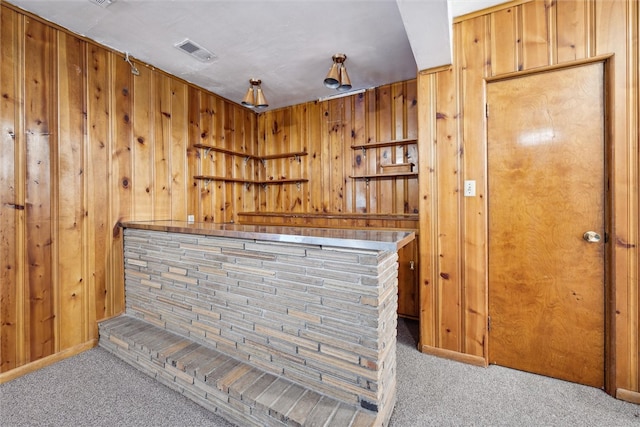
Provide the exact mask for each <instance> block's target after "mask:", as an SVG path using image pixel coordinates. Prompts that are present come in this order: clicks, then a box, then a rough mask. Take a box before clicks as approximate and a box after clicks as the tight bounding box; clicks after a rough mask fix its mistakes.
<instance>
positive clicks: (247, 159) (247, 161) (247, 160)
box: [244, 156, 251, 166]
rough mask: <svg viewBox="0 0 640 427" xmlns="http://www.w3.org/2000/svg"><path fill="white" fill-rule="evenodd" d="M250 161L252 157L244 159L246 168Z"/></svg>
mask: <svg viewBox="0 0 640 427" xmlns="http://www.w3.org/2000/svg"><path fill="white" fill-rule="evenodd" d="M249 159H251V157H249V156H247V157H245V158H244V165H245V166H246V165H247V163H249Z"/></svg>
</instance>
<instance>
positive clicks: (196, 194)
mask: <svg viewBox="0 0 640 427" xmlns="http://www.w3.org/2000/svg"><path fill="white" fill-rule="evenodd" d="M200 96H201V92H200V91H199V90H197V89H195V88H194V87H192V86H189V87H188V89H187V110H188V111H187V116H188V120H189V128H188V130H187V132H188V138H189V143H188V148H187V169H188V171H189V172H188V175H189V176H188V189H187V214H193V215H194V219H195V220H196V221H198V222H202V221H203V220H204V217H203V213H202V205H201V204H200V193H201V191H202V188H203V187H204V182H203V181H198V180H195V179H193V177H194V176H197V175H203V171H202V163H203V157H205V155H204V151H203V150H200V149H197V148H195V147H194V144H199V143H200V142H201V136H200V134H201V128H200V105H201V100H200Z"/></svg>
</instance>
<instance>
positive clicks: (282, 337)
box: [123, 221, 414, 425]
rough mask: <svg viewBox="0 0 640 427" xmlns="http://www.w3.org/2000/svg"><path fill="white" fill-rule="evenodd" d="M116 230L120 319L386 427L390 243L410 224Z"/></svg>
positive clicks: (391, 345) (394, 273)
mask: <svg viewBox="0 0 640 427" xmlns="http://www.w3.org/2000/svg"><path fill="white" fill-rule="evenodd" d="M123 227H124V267H125V298H126V314H127V315H129V316H133V317H137V318H139V319H142V320H144V321H147V322H149V323H151V324H153V325H156V326H160V327H162V328H165V329H167V330H168V331H171V332H173V333H176V334H179V335H181V336H184V337H188V338H189V339H191V340H193V341H195V342H198V343H201V344H204V345H207V346H209V347H211V348H215V349H216V350H218V351H219V352H221V353H224V354H226V355H228V356H231V357H233V358H236V359H238V360H242V361H245V362H247V361H248V363H250V364H251V365H253V366H255V367H257V368H260V369H261V370H263V371H265V372H269V373H271V374H274V375H278V376H282V377H285V378H287V379H289V380H291V381H293V382H295V383H297V384H299V385H301V386H303V387H305V388H309V389H312V390H314V391H316V392H319V393H321V394H325V395H327V396H329V397H332V398H335V399H338V400H340V401H342V402H345V403H348V404H351V405H355V406H358V407H362V408H365V409H367V410H370V411H371V412H372V413H374V414H375V415H376V424H377V425H387V424H388V420H389V418H390V416H391V413H392V411H393V406H394V404H395V398H396V359H395V358H396V328H397V316H396V311H397V277H398V262H397V261H398V255H397V251H398V249H399V248H401V247H402V246H404V245H405V244H406V243H407V242H409V241H411V240H412V239H413V238H414V235H413V233H412V232H402V231H382V230H371V231H369V230H336V229H307V228H295V227H268V226H244V225H235V224H201V223H196V224H192V223H186V222H179V221H152V222H130V223H124V224H123Z"/></svg>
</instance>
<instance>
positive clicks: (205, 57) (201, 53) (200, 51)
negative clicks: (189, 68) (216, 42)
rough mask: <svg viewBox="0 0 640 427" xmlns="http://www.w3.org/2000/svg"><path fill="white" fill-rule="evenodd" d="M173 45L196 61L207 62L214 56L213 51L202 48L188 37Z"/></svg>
mask: <svg viewBox="0 0 640 427" xmlns="http://www.w3.org/2000/svg"><path fill="white" fill-rule="evenodd" d="M174 46H175V47H177V48H178V49H180V50H181V51H183V52H185V53H188V54H189V55H191V56H193V57H194V58H196V59H197V60H198V61H202V62H209V61H211V60H213V59H214V58H215V57H216V56H215V55H214V54H213V53H211V52H209V51H208V50H207V49H205V48H203V47H202V46H200V45H199V44H197V43H194V42H192V41H191V40H189V39H186V40H184V41H182V42H180V43H178V44H175V45H174Z"/></svg>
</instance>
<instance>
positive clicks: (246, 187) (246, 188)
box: [244, 182, 251, 190]
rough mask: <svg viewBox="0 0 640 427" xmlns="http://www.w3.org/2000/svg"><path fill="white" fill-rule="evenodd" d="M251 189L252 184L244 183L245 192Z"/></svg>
mask: <svg viewBox="0 0 640 427" xmlns="http://www.w3.org/2000/svg"><path fill="white" fill-rule="evenodd" d="M249 188H251V183H250V182H245V183H244V189H245V190H249Z"/></svg>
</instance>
